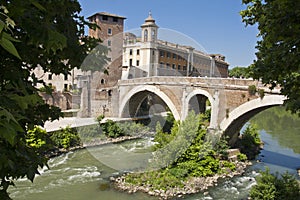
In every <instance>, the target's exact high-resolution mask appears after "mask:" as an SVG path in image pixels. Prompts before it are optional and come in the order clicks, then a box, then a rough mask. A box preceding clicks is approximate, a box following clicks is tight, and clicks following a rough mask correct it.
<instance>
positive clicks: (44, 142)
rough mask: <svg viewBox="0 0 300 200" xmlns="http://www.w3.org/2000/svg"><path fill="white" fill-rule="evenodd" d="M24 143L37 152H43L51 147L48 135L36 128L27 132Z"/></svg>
mask: <svg viewBox="0 0 300 200" xmlns="http://www.w3.org/2000/svg"><path fill="white" fill-rule="evenodd" d="M26 143H27V145H28V146H30V147H32V148H34V149H36V150H38V151H39V152H45V151H47V150H48V149H50V148H52V147H53V144H52V141H51V139H50V137H49V135H48V133H47V132H46V131H45V130H44V129H42V128H40V127H38V126H35V127H34V129H32V130H29V131H28V132H27V135H26Z"/></svg>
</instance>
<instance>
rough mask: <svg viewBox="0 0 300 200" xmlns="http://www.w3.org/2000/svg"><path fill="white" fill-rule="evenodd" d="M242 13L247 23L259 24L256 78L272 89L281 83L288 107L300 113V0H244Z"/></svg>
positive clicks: (252, 68)
mask: <svg viewBox="0 0 300 200" xmlns="http://www.w3.org/2000/svg"><path fill="white" fill-rule="evenodd" d="M242 2H243V3H244V4H245V5H247V8H246V9H245V10H243V11H241V12H240V14H241V16H242V19H243V22H244V23H245V24H246V25H258V26H257V27H258V30H259V34H258V36H259V39H260V40H259V41H258V42H257V46H256V48H257V50H258V51H257V53H256V60H255V61H254V63H253V65H252V66H251V71H252V73H253V78H255V79H259V80H262V82H263V83H265V84H268V85H269V86H270V88H271V89H273V88H274V87H275V86H276V85H280V87H281V94H283V95H285V96H287V100H286V101H285V104H286V106H287V108H288V109H289V110H291V111H292V112H294V113H298V114H300V104H299V102H300V81H299V80H300V73H299V70H300V50H299V48H300V40H299V35H300V28H299V24H300V1H288V0H272V1H269V0H267V1H266V0H243V1H242Z"/></svg>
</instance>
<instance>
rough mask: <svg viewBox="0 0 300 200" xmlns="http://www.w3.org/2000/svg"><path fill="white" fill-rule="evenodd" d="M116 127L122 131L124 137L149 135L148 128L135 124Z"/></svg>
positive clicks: (129, 123) (127, 123) (126, 123)
mask: <svg viewBox="0 0 300 200" xmlns="http://www.w3.org/2000/svg"><path fill="white" fill-rule="evenodd" d="M118 125H119V126H120V128H121V129H122V130H123V131H124V134H125V135H130V136H136V135H143V134H146V133H149V131H150V128H149V127H147V126H144V125H143V124H141V123H136V122H124V123H119V124H118Z"/></svg>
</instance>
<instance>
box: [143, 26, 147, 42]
mask: <svg viewBox="0 0 300 200" xmlns="http://www.w3.org/2000/svg"><path fill="white" fill-rule="evenodd" d="M147 41H148V30H147V29H146V30H145V31H144V42H147Z"/></svg>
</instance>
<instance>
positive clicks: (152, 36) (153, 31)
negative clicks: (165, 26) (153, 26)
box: [151, 30, 155, 41]
mask: <svg viewBox="0 0 300 200" xmlns="http://www.w3.org/2000/svg"><path fill="white" fill-rule="evenodd" d="M151 40H152V41H155V30H152V33H151Z"/></svg>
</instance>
